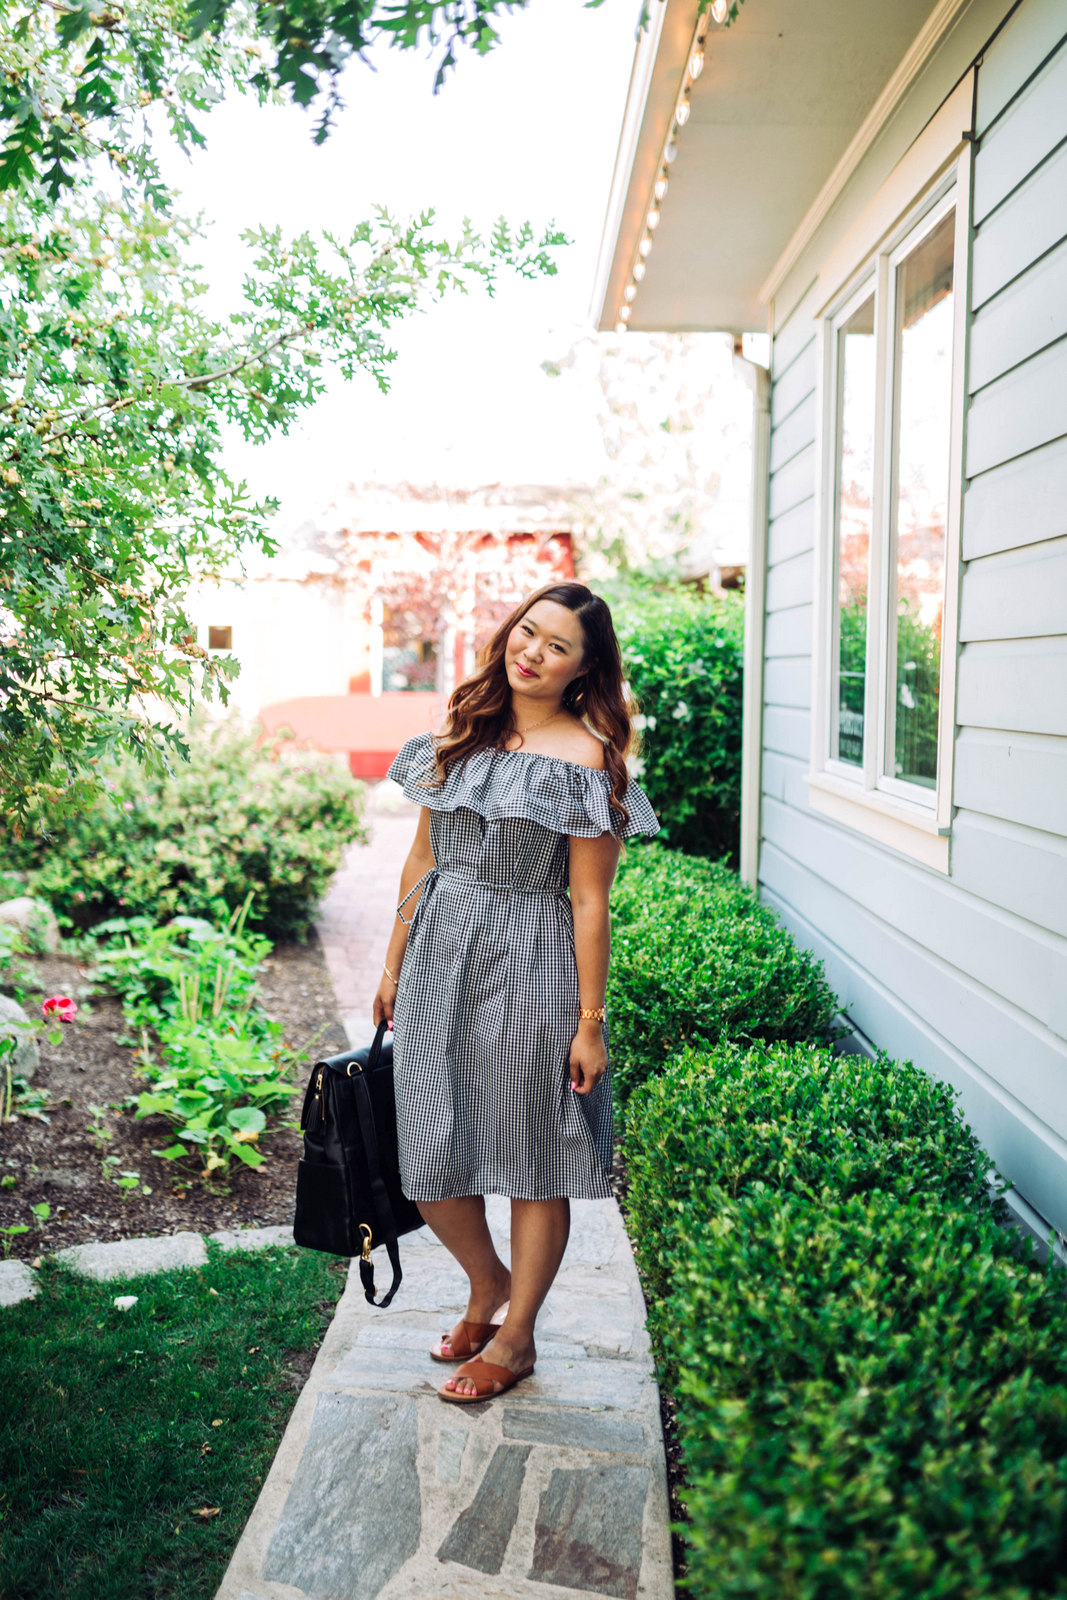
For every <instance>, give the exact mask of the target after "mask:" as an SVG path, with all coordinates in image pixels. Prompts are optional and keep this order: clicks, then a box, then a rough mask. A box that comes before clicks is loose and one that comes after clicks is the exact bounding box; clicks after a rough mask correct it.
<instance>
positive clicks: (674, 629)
mask: <svg viewBox="0 0 1067 1600" xmlns="http://www.w3.org/2000/svg"><path fill="white" fill-rule="evenodd" d="M613 615H614V618H615V625H616V631H617V633H618V636H619V643H620V646H621V648H622V654H623V662H624V665H625V668H626V676H627V678H628V680H629V682H630V684H631V686H632V688H633V691H634V694H635V696H636V698H637V702H638V705H639V707H640V714H641V716H642V717H643V718H644V727H643V731H642V734H641V761H642V763H643V765H642V766H641V768H640V769H639V771H638V781H639V782H640V783H641V786H642V787H643V788H644V789H645V790H646V791H647V793H648V796H649V799H650V800H651V801H652V804H653V805H654V806H655V808H656V811H657V813H658V815H659V818H660V824H661V827H662V835H661V837H662V838H663V839H664V840H665V841H667V842H669V843H670V844H671V845H673V846H674V847H675V848H676V849H679V850H688V851H691V852H692V853H693V854H695V855H706V856H713V857H726V858H727V859H729V860H730V861H733V862H735V863H736V860H737V854H738V827H739V819H740V816H741V710H742V678H743V663H744V606H743V603H742V602H741V600H740V599H738V600H712V599H708V598H706V597H702V596H699V595H692V594H689V593H679V592H677V591H674V592H671V593H667V594H662V595H649V596H647V597H642V598H640V599H636V598H628V599H627V600H626V602H625V603H624V604H620V605H619V606H618V607H617V615H615V614H614V613H613Z"/></svg>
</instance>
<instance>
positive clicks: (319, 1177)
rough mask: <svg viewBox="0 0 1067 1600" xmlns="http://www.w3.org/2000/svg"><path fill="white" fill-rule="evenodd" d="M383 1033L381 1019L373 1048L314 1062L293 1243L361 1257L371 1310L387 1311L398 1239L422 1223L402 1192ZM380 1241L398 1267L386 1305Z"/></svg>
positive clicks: (389, 1053)
mask: <svg viewBox="0 0 1067 1600" xmlns="http://www.w3.org/2000/svg"><path fill="white" fill-rule="evenodd" d="M385 1030H386V1024H385V1022H384V1021H383V1022H380V1023H379V1024H378V1031H377V1032H376V1033H375V1035H374V1042H373V1044H371V1045H370V1046H369V1048H367V1049H364V1050H350V1051H348V1052H347V1054H345V1055H340V1056H330V1057H329V1058H328V1059H327V1060H325V1061H316V1063H315V1065H314V1066H313V1067H312V1069H311V1077H310V1078H309V1080H308V1086H307V1093H306V1094H305V1096H304V1109H303V1111H302V1112H301V1115H300V1127H301V1130H302V1132H303V1134H304V1155H303V1159H302V1160H301V1162H300V1165H299V1167H298V1168H297V1176H296V1220H295V1223H294V1225H293V1238H294V1239H295V1240H296V1242H297V1244H299V1245H303V1246H304V1247H305V1249H308V1250H327V1251H329V1252H330V1254H331V1255H337V1256H358V1257H359V1275H360V1279H361V1281H362V1284H363V1292H364V1294H365V1295H366V1297H367V1299H368V1300H369V1301H370V1303H371V1305H372V1306H373V1305H378V1304H380V1305H382V1306H387V1305H388V1304H389V1302H390V1300H392V1298H393V1296H394V1295H395V1294H396V1291H397V1289H398V1288H399V1287H400V1280H401V1278H402V1277H403V1273H402V1272H401V1270H400V1251H399V1249H398V1247H397V1239H398V1238H399V1237H400V1236H401V1235H402V1234H405V1233H411V1232H412V1230H413V1229H415V1228H421V1227H422V1225H423V1219H422V1216H421V1215H420V1213H419V1209H418V1207H417V1206H416V1204H415V1202H414V1201H413V1200H408V1199H407V1198H406V1196H405V1195H404V1193H403V1191H402V1189H401V1187H400V1162H399V1157H398V1155H397V1137H396V1107H395V1104H394V1101H393V1045H392V1041H391V1040H390V1042H389V1043H388V1044H383V1039H384V1037H385ZM379 1244H384V1245H385V1248H386V1250H387V1251H388V1253H389V1262H390V1265H391V1266H392V1269H393V1281H392V1284H391V1285H390V1288H389V1292H388V1294H386V1295H384V1296H383V1298H382V1299H381V1301H380V1302H379V1301H376V1300H375V1298H374V1266H373V1263H372V1261H371V1254H370V1253H371V1250H372V1249H373V1247H374V1246H375V1245H379Z"/></svg>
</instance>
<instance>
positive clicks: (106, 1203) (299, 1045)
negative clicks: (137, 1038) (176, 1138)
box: [0, 934, 348, 1260]
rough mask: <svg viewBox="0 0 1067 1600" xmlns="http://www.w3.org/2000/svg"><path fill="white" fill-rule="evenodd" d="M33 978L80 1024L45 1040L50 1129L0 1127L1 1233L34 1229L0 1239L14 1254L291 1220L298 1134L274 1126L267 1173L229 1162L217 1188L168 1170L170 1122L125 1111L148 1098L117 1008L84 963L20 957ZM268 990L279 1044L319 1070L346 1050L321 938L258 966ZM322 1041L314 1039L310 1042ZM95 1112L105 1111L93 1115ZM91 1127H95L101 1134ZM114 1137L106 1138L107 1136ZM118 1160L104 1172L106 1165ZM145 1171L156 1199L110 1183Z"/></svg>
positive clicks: (32, 995) (38, 1083)
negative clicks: (39, 1208)
mask: <svg viewBox="0 0 1067 1600" xmlns="http://www.w3.org/2000/svg"><path fill="white" fill-rule="evenodd" d="M20 964H21V965H22V966H23V967H25V968H27V969H29V971H30V972H31V973H32V975H33V983H32V986H31V985H30V984H27V985H26V986H25V987H26V997H25V1000H24V1002H23V1004H24V1007H25V1010H26V1012H27V1013H28V1015H29V1016H31V1017H35V1016H36V1017H39V1016H40V1015H41V1010H40V1002H41V1000H42V999H44V998H45V997H46V996H47V995H53V994H66V995H70V996H72V997H73V998H74V999H75V1000H77V1002H78V1007H79V1010H78V1014H77V1016H76V1018H75V1020H74V1021H73V1022H72V1023H69V1024H65V1025H64V1027H63V1031H62V1037H61V1038H60V1040H59V1043H58V1044H55V1045H52V1044H49V1043H48V1041H47V1039H46V1037H45V1036H44V1035H43V1034H42V1035H41V1036H40V1037H39V1040H38V1042H39V1046H40V1052H41V1065H40V1067H39V1068H38V1070H37V1074H36V1076H35V1077H34V1079H33V1084H32V1087H33V1089H35V1090H36V1089H43V1090H45V1091H46V1092H47V1095H48V1102H47V1104H46V1106H45V1107H44V1111H45V1114H46V1115H47V1116H48V1118H49V1119H50V1120H49V1122H48V1123H47V1125H46V1124H45V1123H43V1122H39V1121H37V1120H35V1119H33V1118H30V1117H25V1116H19V1117H16V1118H15V1120H14V1121H12V1122H8V1123H6V1124H4V1126H3V1127H0V1177H7V1176H13V1177H14V1178H15V1184H14V1187H8V1188H3V1189H0V1229H2V1228H5V1227H9V1226H10V1225H11V1224H12V1223H16V1222H24V1223H28V1224H29V1225H30V1232H29V1233H22V1234H14V1235H9V1236H7V1237H6V1238H5V1237H4V1236H3V1235H0V1241H2V1243H3V1244H4V1245H5V1246H6V1247H8V1249H9V1253H10V1255H11V1256H12V1257H13V1258H14V1257H19V1258H22V1259H23V1260H31V1259H32V1258H34V1257H35V1256H39V1255H42V1254H45V1253H50V1252H52V1251H55V1250H61V1249H63V1248H64V1247H65V1246H67V1245H72V1244H83V1243H87V1242H89V1241H97V1240H100V1241H110V1240H114V1239H134V1238H142V1237H148V1236H154V1235H159V1234H170V1233H178V1232H181V1231H186V1232H193V1233H211V1232H213V1231H214V1230H215V1229H216V1228H248V1227H267V1226H270V1225H275V1224H286V1223H291V1222H292V1218H293V1197H294V1193H295V1188H296V1164H297V1160H298V1158H299V1156H300V1153H301V1149H302V1141H301V1136H300V1134H299V1132H297V1131H295V1130H294V1129H292V1128H286V1127H283V1126H280V1125H275V1127H274V1128H273V1130H272V1131H269V1132H268V1133H266V1134H264V1135H263V1136H262V1137H261V1140H260V1148H261V1149H262V1150H263V1152H264V1154H265V1155H266V1157H267V1160H266V1161H265V1162H264V1163H263V1165H262V1166H261V1167H258V1168H255V1169H253V1168H251V1167H245V1166H242V1165H241V1163H240V1162H237V1161H232V1162H231V1163H230V1170H229V1172H228V1173H227V1174H226V1175H225V1177H224V1178H219V1175H218V1174H216V1175H215V1177H216V1181H215V1182H214V1183H212V1185H211V1186H210V1188H209V1187H206V1186H205V1183H204V1181H203V1180H202V1179H201V1178H200V1177H198V1176H197V1174H196V1170H195V1166H194V1164H192V1163H190V1164H189V1165H188V1169H187V1170H186V1171H183V1170H181V1168H182V1167H183V1166H185V1164H184V1163H178V1164H176V1163H175V1162H172V1161H163V1160H161V1159H160V1158H159V1157H158V1156H154V1155H153V1154H152V1151H153V1149H162V1148H164V1147H166V1146H167V1145H169V1144H171V1143H173V1138H172V1137H171V1135H170V1130H169V1125H168V1123H167V1122H166V1120H165V1119H164V1118H163V1117H159V1116H153V1117H144V1118H141V1119H140V1120H138V1119H137V1118H136V1117H135V1116H134V1113H133V1110H132V1109H128V1108H124V1106H123V1102H124V1101H125V1100H127V1099H128V1098H129V1097H130V1096H131V1095H135V1094H138V1093H141V1092H142V1091H144V1090H145V1089H146V1088H147V1085H146V1084H145V1083H144V1082H143V1080H141V1079H139V1078H138V1076H137V1071H136V1062H135V1060H134V1053H133V1049H132V1048H129V1047H123V1046H121V1045H118V1044H116V1042H115V1041H116V1038H121V1037H122V1036H124V1035H125V1034H126V1032H127V1029H126V1026H125V1022H124V1019H123V1016H122V1007H121V1005H120V1003H119V1001H118V1000H117V999H115V998H112V997H111V996H108V995H104V994H92V995H90V994H87V993H86V990H87V987H88V985H89V970H90V969H89V966H88V964H87V963H79V962H78V961H76V960H74V959H72V958H71V957H69V956H40V957H25V958H21V959H20ZM260 991H261V995H262V999H263V1004H264V1006H265V1008H266V1010H267V1012H268V1014H269V1015H270V1016H271V1017H272V1018H274V1019H275V1020H276V1021H278V1022H281V1023H282V1024H283V1026H284V1030H285V1032H284V1036H283V1042H284V1043H285V1045H286V1046H288V1047H289V1048H290V1049H294V1050H300V1051H301V1052H302V1060H303V1061H304V1062H306V1064H307V1069H308V1070H309V1069H310V1065H311V1062H312V1061H313V1060H317V1059H319V1058H321V1057H322V1056H327V1055H333V1054H335V1053H336V1052H338V1051H341V1050H345V1049H347V1048H348V1044H347V1040H346V1038H345V1033H344V1029H343V1028H342V1026H341V1020H340V1017H339V1015H338V1011H337V1004H336V1001H335V999H334V994H333V989H332V987H331V984H330V978H329V973H328V971H327V968H326V962H325V958H324V956H323V954H322V948H321V946H320V944H319V942H318V939H317V938H316V937H315V935H314V934H312V935H311V937H310V939H309V942H308V943H307V944H306V945H299V944H295V943H293V944H278V945H276V946H275V948H274V951H273V953H272V954H271V955H270V956H269V957H268V959H267V960H266V962H265V963H264V965H263V968H262V972H261V977H260ZM313 1038H314V1042H313V1043H312V1042H311V1041H312V1039H313ZM305 1078H306V1071H305V1068H304V1066H303V1065H301V1067H300V1068H299V1069H298V1070H297V1072H296V1073H295V1074H294V1082H293V1101H292V1104H291V1107H290V1114H289V1116H288V1117H286V1118H284V1119H279V1123H280V1122H281V1121H289V1122H294V1123H295V1122H298V1121H299V1117H300V1104H301V1099H302V1096H303V1092H304V1081H303V1080H304V1079H305ZM93 1107H98V1108H100V1109H99V1110H97V1111H96V1112H95V1113H94V1111H93V1110H92V1108H93ZM94 1122H95V1124H96V1126H97V1127H98V1128H99V1129H100V1132H99V1133H96V1132H94ZM105 1133H106V1135H107V1137H106V1138H105V1137H103V1135H104V1134H105ZM107 1156H117V1157H118V1160H117V1162H114V1163H109V1164H108V1166H107V1167H105V1165H104V1158H105V1157H107ZM123 1171H126V1172H137V1173H139V1174H140V1181H141V1184H147V1185H148V1186H149V1187H150V1188H151V1190H152V1193H151V1194H147V1195H146V1194H143V1193H142V1192H141V1188H140V1186H138V1187H137V1188H136V1189H122V1188H120V1187H119V1186H118V1185H117V1184H116V1183H115V1181H114V1179H113V1178H112V1177H111V1176H110V1173H112V1172H113V1173H121V1172H123ZM40 1201H47V1202H48V1204H49V1206H50V1208H51V1212H50V1215H49V1217H48V1219H47V1221H45V1222H44V1223H42V1224H40V1225H38V1224H37V1222H36V1220H35V1218H34V1215H33V1211H32V1207H33V1206H34V1205H36V1204H38V1203H39V1202H40Z"/></svg>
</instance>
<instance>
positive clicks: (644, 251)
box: [637, 233, 652, 260]
mask: <svg viewBox="0 0 1067 1600" xmlns="http://www.w3.org/2000/svg"><path fill="white" fill-rule="evenodd" d="M651 249H652V240H651V239H650V238H649V237H648V235H647V233H646V235H645V237H644V238H643V239H642V240H641V243H640V244H639V245H638V247H637V253H638V255H639V256H640V257H641V258H642V260H643V259H644V257H645V256H647V255H648V252H649V251H650V250H651Z"/></svg>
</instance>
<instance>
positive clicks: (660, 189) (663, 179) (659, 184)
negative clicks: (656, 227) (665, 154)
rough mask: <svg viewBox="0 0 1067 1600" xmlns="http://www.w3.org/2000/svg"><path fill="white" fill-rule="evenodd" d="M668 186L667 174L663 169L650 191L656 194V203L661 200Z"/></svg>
mask: <svg viewBox="0 0 1067 1600" xmlns="http://www.w3.org/2000/svg"><path fill="white" fill-rule="evenodd" d="M668 187H669V185H668V183H667V174H666V172H665V171H664V172H661V173H660V175H659V177H658V178H657V179H656V186H655V188H654V189H653V191H652V192H653V194H654V195H655V196H656V203H657V205H658V204H659V202H660V201H661V200H663V199H664V198H665V197H666V194H667V189H668Z"/></svg>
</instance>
